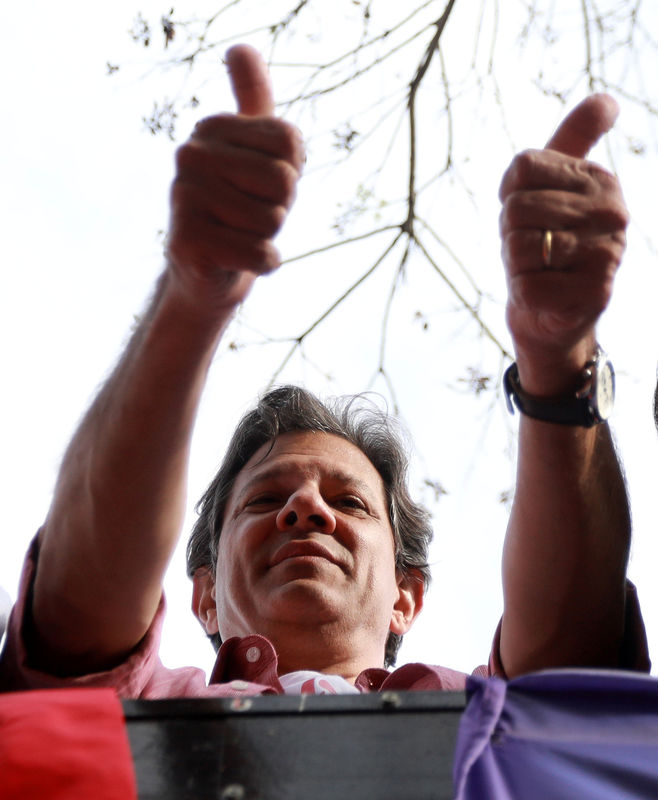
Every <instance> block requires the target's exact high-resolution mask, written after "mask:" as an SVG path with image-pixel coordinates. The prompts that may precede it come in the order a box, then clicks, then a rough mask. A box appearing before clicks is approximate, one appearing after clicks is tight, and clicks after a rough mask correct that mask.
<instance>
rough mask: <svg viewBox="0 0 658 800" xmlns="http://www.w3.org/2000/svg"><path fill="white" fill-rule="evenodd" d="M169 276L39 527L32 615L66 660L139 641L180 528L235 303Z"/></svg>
mask: <svg viewBox="0 0 658 800" xmlns="http://www.w3.org/2000/svg"><path fill="white" fill-rule="evenodd" d="M172 283H173V282H172V280H171V277H170V275H169V274H168V273H165V275H164V276H163V278H162V279H161V280H160V282H159V284H158V288H157V291H156V294H155V297H154V298H153V301H152V303H151V305H150V307H149V310H148V311H147V313H146V314H145V316H144V318H143V320H142V322H141V324H140V326H139V328H138V330H137V331H136V332H135V334H134V335H133V338H132V340H131V342H130V344H129V346H128V348H127V349H126V351H125V353H124V355H123V357H122V359H121V361H120V362H119V364H118V365H117V367H116V369H115V370H114V372H113V374H112V375H111V376H110V378H109V379H108V381H107V382H106V384H105V386H104V387H103V388H102V390H101V391H100V393H99V395H98V396H97V398H96V400H95V401H94V403H93V404H92V406H91V408H90V409H89V411H88V412H87V414H86V416H85V417H84V419H83V421H82V423H81V425H80V427H79V429H78V431H77V432H76V434H75V436H74V438H73V440H72V442H71V444H70V446H69V448H68V450H67V452H66V454H65V456H64V459H63V463H62V466H61V469H60V474H59V478H58V481H57V485H56V489H55V494H54V499H53V503H52V506H51V510H50V512H49V514H48V518H47V521H46V524H45V526H44V528H43V531H42V534H41V536H42V539H41V554H40V564H39V571H38V573H37V579H36V584H35V594H34V612H33V613H34V622H35V627H36V631H37V635H38V641H39V642H40V644H41V645H42V646H43V652H44V654H45V655H47V656H48V658H49V661H50V662H51V663H53V662H55V663H57V662H58V660H59V661H60V665H61V667H62V668H66V666H67V665H68V664H71V663H72V662H74V661H75V662H76V664H79V665H80V667H81V668H85V669H92V668H98V667H100V666H103V665H105V664H106V663H108V662H111V661H112V660H113V659H114V658H118V657H120V656H121V655H122V654H124V653H125V652H126V651H127V650H129V649H131V648H132V647H133V646H134V645H135V644H136V643H137V642H138V641H139V640H140V639H141V637H142V636H143V635H144V633H145V632H146V630H147V628H148V625H149V624H150V621H151V619H152V617H153V615H154V613H155V610H156V608H157V605H158V602H159V599H160V592H161V583H162V577H163V574H164V571H165V569H166V566H167V563H168V560H169V558H170V556H171V553H172V551H173V548H174V547H175V544H176V540H177V537H178V534H179V532H180V527H181V524H182V518H183V512H184V502H185V489H186V474H187V460H188V453H189V446H190V439H191V435H192V429H193V425H194V420H195V416H196V410H197V406H198V403H199V399H200V396H201V392H202V389H203V385H204V382H205V377H206V373H207V370H208V367H209V365H210V362H211V359H212V355H213V353H214V351H215V348H216V345H217V342H218V340H219V337H220V335H221V332H222V331H223V329H224V327H225V326H226V324H227V323H228V321H229V320H230V317H231V314H232V309H231V308H230V307H229V308H227V309H225V310H221V309H220V310H219V312H218V311H217V310H215V311H214V312H212V313H211V312H210V310H207V309H202V308H199V309H195V308H194V307H193V306H192V305H191V304H190V305H188V304H187V303H186V302H185V301H184V300H181V297H180V293H177V292H176V291H175V289H172Z"/></svg>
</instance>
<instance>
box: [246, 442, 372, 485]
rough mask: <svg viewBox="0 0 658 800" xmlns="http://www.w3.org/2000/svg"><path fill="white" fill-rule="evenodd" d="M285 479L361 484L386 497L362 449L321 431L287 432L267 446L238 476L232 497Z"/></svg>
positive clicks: (252, 458) (265, 445) (259, 450)
mask: <svg viewBox="0 0 658 800" xmlns="http://www.w3.org/2000/svg"><path fill="white" fill-rule="evenodd" d="M270 448H271V449H270ZM284 476H290V477H296V476H299V477H300V478H303V477H314V478H325V479H331V480H336V481H342V482H345V483H348V482H349V483H358V484H360V485H361V487H362V488H364V489H368V490H369V491H370V492H371V493H373V494H374V495H378V496H379V497H380V498H381V499H382V500H384V499H385V496H386V492H385V489H384V482H383V481H382V478H381V475H380V474H379V472H378V471H377V469H376V468H375V466H374V464H373V463H372V461H370V459H369V458H368V457H367V456H366V454H365V453H364V452H363V451H362V450H360V449H359V448H358V447H357V446H356V445H354V444H352V443H351V442H348V441H347V439H343V437H342V436H337V435H335V434H333V433H321V432H319V431H299V432H294V433H284V434H282V435H281V436H278V437H277V438H276V439H275V440H274V444H272V443H271V442H267V443H266V444H264V445H263V446H262V447H260V448H259V449H258V450H257V451H256V452H255V453H254V454H253V456H252V457H251V458H250V459H249V461H247V463H246V464H245V466H244V467H243V468H242V469H241V470H240V472H239V473H238V475H237V477H236V480H235V484H234V486H233V492H232V494H233V496H237V495H238V494H239V492H240V491H241V490H242V489H243V488H244V487H245V486H246V485H248V484H250V483H252V482H254V481H258V480H261V479H263V480H266V479H267V478H268V477H272V478H277V477H278V478H281V477H284Z"/></svg>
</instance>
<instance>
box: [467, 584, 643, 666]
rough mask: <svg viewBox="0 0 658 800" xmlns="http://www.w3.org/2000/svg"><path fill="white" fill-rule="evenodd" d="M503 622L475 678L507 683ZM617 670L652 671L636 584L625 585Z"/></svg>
mask: <svg viewBox="0 0 658 800" xmlns="http://www.w3.org/2000/svg"><path fill="white" fill-rule="evenodd" d="M501 625H502V620H501V621H500V622H499V623H498V627H497V628H496V633H495V634H494V640H493V644H492V646H491V654H490V655H489V663H488V664H487V665H486V666H481V667H477V668H476V669H475V670H473V675H478V676H480V677H491V676H494V675H495V676H496V677H498V678H503V679H504V680H507V674H506V673H505V668H504V666H503V662H502V659H501V657H500V629H501ZM617 669H622V670H632V671H635V672H649V670H650V669H651V659H650V658H649V645H648V643H647V632H646V630H645V627H644V620H643V619H642V611H641V609H640V601H639V599H638V596H637V589H636V587H635V584H633V583H631V581H629V580H627V581H626V617H625V624H624V634H623V637H622V641H621V644H620V647H619V662H618V664H617Z"/></svg>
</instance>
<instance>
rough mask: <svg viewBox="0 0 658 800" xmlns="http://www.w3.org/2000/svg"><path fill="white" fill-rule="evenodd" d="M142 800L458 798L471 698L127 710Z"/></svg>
mask: <svg viewBox="0 0 658 800" xmlns="http://www.w3.org/2000/svg"><path fill="white" fill-rule="evenodd" d="M123 707H124V711H125V714H126V720H127V726H128V737H129V740H130V746H131V749H132V753H133V758H134V763H135V771H136V775H137V788H138V795H139V800H188V799H189V800H220V798H221V799H222V800H275V799H276V800H388V799H389V798H390V800H424V798H428V800H429V798H432V800H443V799H444V798H445V800H450V798H451V797H452V761H453V754H454V749H455V741H456V735H457V727H458V725H459V720H460V716H461V713H462V712H463V710H464V707H465V696H464V694H463V693H462V692H399V693H398V692H384V693H382V694H371V695H359V696H354V695H349V696H330V695H323V696H314V695H302V696H301V697H245V698H238V699H235V700H231V699H216V700H215V699H213V700H159V701H142V700H127V701H124V702H123Z"/></svg>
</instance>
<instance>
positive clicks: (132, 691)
mask: <svg viewBox="0 0 658 800" xmlns="http://www.w3.org/2000/svg"><path fill="white" fill-rule="evenodd" d="M38 557H39V542H38V535H37V536H35V537H34V539H33V540H32V542H31V544H30V547H29V549H28V552H27V555H26V557H25V562H24V564H23V571H22V574H21V579H20V584H19V589H18V599H17V600H16V603H15V604H14V607H13V609H12V611H11V614H10V615H9V623H8V625H7V635H6V638H5V644H4V649H3V651H2V654H1V655H0V691H4V692H8V691H9V692H16V691H24V690H28V689H57V688H71V687H76V686H88V687H107V688H113V689H115V690H116V691H117V693H118V694H119V695H120V696H123V697H140V696H141V695H142V694H143V692H144V687H145V686H146V685H147V684H148V682H149V681H150V680H151V679H152V677H153V675H154V673H155V672H156V671H157V670H158V668H159V665H160V662H159V658H158V649H159V646H160V636H161V631H162V622H163V618H164V612H165V600H164V596H163V597H162V598H161V599H160V604H159V606H158V610H157V612H156V614H155V617H154V618H153V621H152V623H151V626H150V627H149V629H148V631H147V632H146V634H145V635H144V637H143V639H142V640H141V642H140V643H139V644H138V645H137V647H136V648H135V649H134V650H133V651H132V652H131V653H130V654H129V655H128V656H127V657H126V659H125V660H124V661H123V662H122V663H121V664H118V665H117V666H116V667H114V668H113V669H111V670H106V671H103V672H96V673H92V674H89V675H77V676H74V677H60V676H57V675H52V674H49V673H48V672H46V671H43V670H42V669H35V668H34V667H32V666H30V653H29V646H28V640H27V637H26V636H25V633H26V620H27V616H26V615H27V614H28V613H29V610H30V602H31V595H32V586H33V582H34V576H35V574H36V570H37V562H38Z"/></svg>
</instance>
